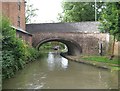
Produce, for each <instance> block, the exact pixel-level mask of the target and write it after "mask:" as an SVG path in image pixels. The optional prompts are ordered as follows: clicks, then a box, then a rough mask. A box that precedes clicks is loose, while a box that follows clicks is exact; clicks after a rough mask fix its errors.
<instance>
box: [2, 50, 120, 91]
mask: <svg viewBox="0 0 120 91" xmlns="http://www.w3.org/2000/svg"><path fill="white" fill-rule="evenodd" d="M115 88H118V75H117V72H111V71H110V70H106V69H101V68H96V67H93V66H90V65H86V64H81V63H76V62H72V61H69V60H67V59H65V58H63V57H61V56H60V54H59V53H52V52H49V53H47V54H46V55H45V56H44V57H42V58H40V59H38V60H36V61H34V62H31V63H29V64H27V66H26V67H25V68H24V69H23V70H20V71H19V72H17V74H16V75H15V76H14V77H13V78H10V79H6V80H5V81H4V82H3V89H115Z"/></svg>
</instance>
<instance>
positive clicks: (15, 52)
mask: <svg viewBox="0 0 120 91" xmlns="http://www.w3.org/2000/svg"><path fill="white" fill-rule="evenodd" d="M0 22H2V26H0V28H1V30H0V31H1V32H2V76H3V79H5V78H10V77H12V76H13V75H14V74H15V72H16V71H18V70H19V69H22V68H24V66H25V65H24V64H25V63H27V62H28V61H33V60H35V59H36V58H37V57H38V54H39V53H38V52H37V50H35V49H34V48H32V47H30V46H28V45H27V44H26V43H25V42H24V41H23V40H21V39H19V38H17V37H16V32H15V30H14V29H12V28H11V27H10V22H9V20H8V19H6V17H2V19H1V20H0Z"/></svg>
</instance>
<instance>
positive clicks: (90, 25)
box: [26, 22, 100, 33]
mask: <svg viewBox="0 0 120 91" xmlns="http://www.w3.org/2000/svg"><path fill="white" fill-rule="evenodd" d="M99 24H100V23H99V22H76V23H39V24H37V23H35V24H27V25H26V30H27V31H28V32H30V33H34V32H90V33H91V32H99V29H98V25H99Z"/></svg>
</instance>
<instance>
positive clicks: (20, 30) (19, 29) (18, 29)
mask: <svg viewBox="0 0 120 91" xmlns="http://www.w3.org/2000/svg"><path fill="white" fill-rule="evenodd" d="M11 27H12V28H14V29H16V31H19V32H22V33H24V34H28V35H31V36H32V34H30V33H29V32H27V31H25V30H23V29H21V28H19V27H14V26H11Z"/></svg>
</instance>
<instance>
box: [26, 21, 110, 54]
mask: <svg viewBox="0 0 120 91" xmlns="http://www.w3.org/2000/svg"><path fill="white" fill-rule="evenodd" d="M98 24H99V22H78V23H43V24H27V31H28V32H30V33H32V35H33V46H34V47H36V48H39V47H40V46H41V45H42V44H44V43H46V42H50V41H58V42H62V43H64V44H65V45H66V46H67V48H68V52H67V53H68V55H79V54H80V53H81V54H88V55H92V54H98V53H99V45H100V43H102V46H103V48H102V49H103V53H106V51H107V49H108V46H107V45H108V42H109V35H108V34H102V33H99V30H98Z"/></svg>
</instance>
